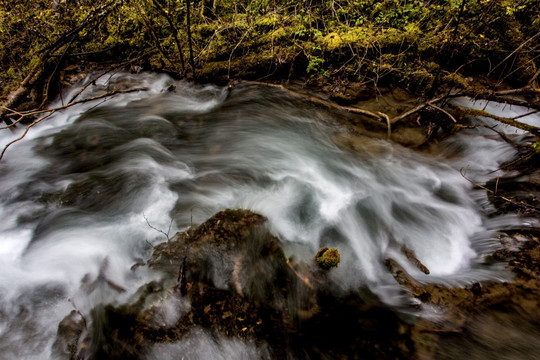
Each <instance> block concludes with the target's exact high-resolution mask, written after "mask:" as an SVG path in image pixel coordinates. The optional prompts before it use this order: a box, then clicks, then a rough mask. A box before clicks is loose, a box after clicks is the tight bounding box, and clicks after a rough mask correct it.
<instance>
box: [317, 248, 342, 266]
mask: <svg viewBox="0 0 540 360" xmlns="http://www.w3.org/2000/svg"><path fill="white" fill-rule="evenodd" d="M340 261H341V257H340V256H339V251H337V249H329V248H328V247H326V246H325V247H323V248H321V249H320V250H319V251H317V255H315V262H316V263H317V265H319V266H320V267H321V268H323V269H325V270H330V269H331V268H334V267H337V266H338V264H339V262H340Z"/></svg>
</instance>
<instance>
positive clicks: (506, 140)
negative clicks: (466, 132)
mask: <svg viewBox="0 0 540 360" xmlns="http://www.w3.org/2000/svg"><path fill="white" fill-rule="evenodd" d="M456 126H457V127H459V128H462V129H476V128H479V127H482V128H486V129H489V130H491V131H493V132H495V133H497V134H498V135H499V136H500V137H501V138H502V139H503V140H504V141H505V142H506V143H508V144H510V145H512V146H513V147H515V148H516V149H518V150H519V149H521V148H523V145H520V144H516V143H515V142H513V141H512V140H510V138H509V137H508V136H506V135H505V134H504V133H502V132H500V131H497V130H495V127H496V126H497V125H495V126H487V125H485V124H475V125H461V124H458V125H456Z"/></svg>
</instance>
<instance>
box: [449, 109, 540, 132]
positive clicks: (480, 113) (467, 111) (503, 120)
mask: <svg viewBox="0 0 540 360" xmlns="http://www.w3.org/2000/svg"><path fill="white" fill-rule="evenodd" d="M449 105H450V106H451V107H453V108H455V109H456V110H457V111H459V112H460V113H461V116H483V117H488V118H491V119H493V120H497V121H499V122H501V123H503V124H506V125H510V126H513V127H516V128H518V129H521V130H525V131H528V132H530V133H533V134H536V135H538V134H540V128H539V127H536V126H533V125H529V124H525V123H522V122H519V121H515V120H513V119H512V118H505V117H502V116H497V115H494V114H491V113H489V112H487V111H484V110H477V109H469V108H463V107H461V106H459V105H455V104H449Z"/></svg>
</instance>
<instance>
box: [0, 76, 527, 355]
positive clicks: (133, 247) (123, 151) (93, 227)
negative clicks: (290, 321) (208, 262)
mask: <svg viewBox="0 0 540 360" xmlns="http://www.w3.org/2000/svg"><path fill="white" fill-rule="evenodd" d="M89 81H90V80H87V81H86V82H84V81H83V82H82V83H81V84H80V85H77V86H75V87H73V88H71V89H69V90H67V91H66V92H65V93H64V94H63V96H62V97H61V98H60V99H59V100H57V103H56V104H52V105H51V106H59V105H61V104H62V101H63V100H62V99H64V100H65V99H70V98H72V97H74V96H76V95H77V94H78V93H79V92H80V91H81V89H83V86H86V87H85V88H84V91H83V92H82V93H81V94H80V95H78V98H77V99H80V98H91V97H92V96H96V95H99V94H103V93H105V92H107V91H110V90H111V89H129V88H142V87H144V88H146V90H144V91H138V92H131V93H122V94H118V95H115V96H113V97H110V98H108V99H99V100H95V101H91V102H85V103H81V104H78V105H75V106H72V107H70V108H68V109H66V110H63V111H60V112H58V113H57V114H55V115H54V116H53V117H51V118H50V119H48V120H46V121H44V122H43V123H42V124H40V125H39V126H36V127H34V128H33V129H32V130H31V131H30V132H29V134H28V135H27V136H26V138H25V139H23V140H22V141H20V142H18V143H15V144H14V145H13V146H11V147H10V148H9V149H8V151H7V153H6V155H5V158H4V159H3V160H2V162H1V163H0V190H1V191H0V218H1V219H2V220H1V222H0V234H1V235H0V354H1V356H0V357H1V358H2V359H47V358H50V357H51V356H52V355H50V348H51V345H52V343H53V342H54V339H55V335H56V331H57V326H58V323H59V322H60V321H61V320H62V319H63V318H64V317H65V316H66V315H67V314H68V313H69V312H70V311H71V310H72V309H74V308H76V309H78V310H79V311H81V312H82V313H88V312H89V311H90V310H91V309H92V308H93V307H94V306H96V305H97V304H100V303H110V302H114V303H122V302H123V301H126V299H128V298H129V296H130V295H132V294H133V292H134V291H135V289H137V288H138V287H139V286H140V285H141V284H144V283H146V282H148V281H149V280H150V279H152V278H155V277H157V276H158V275H157V274H155V273H153V272H152V271H150V270H147V269H146V270H144V271H138V272H133V271H132V270H131V268H132V266H133V265H134V264H136V263H141V262H144V261H145V259H147V258H148V257H149V255H150V254H151V248H152V245H156V244H158V243H160V242H162V241H165V240H166V238H167V235H168V236H172V234H174V233H175V232H176V231H180V230H183V229H186V228H187V227H189V226H190V225H191V224H200V223H202V222H204V221H205V220H206V219H207V218H209V217H210V216H211V215H213V214H214V213H215V212H217V211H219V210H222V209H226V208H248V209H251V210H253V211H255V212H258V213H260V214H262V215H264V216H266V217H267V218H268V219H269V226H270V229H271V231H272V232H273V233H274V234H275V235H276V236H278V237H279V238H280V239H281V240H282V242H283V243H284V246H285V251H286V253H287V255H288V256H293V255H294V256H295V257H296V258H299V259H303V260H309V259H310V258H312V256H313V254H314V253H315V252H316V251H317V249H318V248H320V247H321V246H329V247H337V248H338V249H339V250H340V252H341V255H342V256H341V257H342V263H341V264H340V266H339V267H338V268H337V269H336V270H334V271H333V272H332V276H333V277H334V278H335V279H336V280H337V282H338V283H340V284H341V285H342V287H343V289H345V290H350V289H355V288H359V287H368V288H369V289H370V290H371V291H372V292H373V293H374V294H376V295H377V296H378V297H379V299H380V301H382V302H383V303H385V304H387V305H388V306H396V307H397V306H400V305H402V304H404V303H407V302H410V301H411V300H410V299H408V298H407V297H404V296H403V293H402V292H401V291H400V288H399V286H398V284H397V283H396V281H395V280H394V278H393V277H392V276H391V275H390V273H389V272H388V271H387V270H386V268H385V266H384V259H385V258H387V257H391V258H394V259H396V260H397V261H399V262H400V263H401V264H402V265H403V266H404V267H405V268H406V270H407V271H409V272H410V274H412V275H413V276H414V277H415V278H416V279H418V280H419V281H432V282H442V283H447V284H466V283H467V282H469V281H473V280H475V281H477V280H482V279H502V278H505V277H507V276H508V275H507V274H505V273H504V271H502V269H501V266H498V267H497V266H487V265H485V264H483V261H482V260H483V258H482V256H483V255H484V254H485V253H487V252H489V251H490V250H492V249H493V248H494V246H495V244H496V241H495V239H496V236H497V233H496V232H497V230H500V229H502V228H505V227H512V226H522V225H523V224H524V223H526V222H527V221H528V220H526V219H525V220H523V219H518V218H515V217H493V216H487V215H486V214H490V213H491V212H492V211H491V210H492V209H491V208H490V205H489V203H488V201H487V199H486V197H485V193H484V192H482V191H478V190H473V186H472V184H471V183H470V182H468V181H467V180H466V179H465V178H464V177H463V176H462V175H461V174H460V169H466V170H465V171H466V173H467V176H468V177H472V178H474V179H476V180H478V181H480V182H481V181H484V180H487V179H489V178H493V177H495V176H496V175H497V172H496V170H497V168H498V166H499V165H500V164H501V163H502V162H504V161H507V160H509V159H511V158H512V156H514V155H515V151H514V149H513V148H512V147H511V146H510V145H508V144H506V143H505V142H502V141H500V139H499V138H498V137H497V135H496V134H493V133H490V131H489V130H486V129H483V130H482V129H479V130H470V131H468V132H463V133H461V134H459V135H457V136H454V137H452V138H450V139H447V140H445V142H444V143H443V144H441V145H440V146H438V147H437V148H436V149H434V150H433V152H432V153H430V154H426V153H420V152H418V151H413V150H410V149H407V148H404V147H401V146H400V145H397V144H394V143H391V142H387V141H384V140H380V139H373V138H369V137H364V136H361V135H360V136H358V135H356V136H354V147H351V146H344V145H343V144H344V143H346V142H347V141H345V142H344V141H343V139H344V138H346V139H348V138H349V137H350V135H349V134H348V133H347V131H346V129H344V128H342V127H341V126H340V125H337V124H339V123H338V122H337V121H335V117H339V116H345V115H344V114H332V113H331V112H329V111H328V110H325V109H321V108H317V107H314V106H313V105H311V104H309V103H306V102H304V101H302V100H300V99H298V98H293V97H290V96H289V95H287V94H286V93H284V92H282V91H280V90H278V89H272V88H264V87H255V86H242V85H241V86H237V87H236V88H234V89H233V90H232V91H231V90H230V89H227V88H221V87H216V86H196V85H192V84H188V83H184V82H177V81H174V80H172V79H171V78H169V77H167V76H165V75H156V74H138V75H131V74H115V75H107V76H102V77H99V78H98V79H97V80H95V82H94V83H89ZM171 84H173V85H174V89H173V87H170V85H171ZM463 101H465V100H463ZM18 135H20V134H11V133H9V132H7V131H4V132H3V133H0V140H1V143H0V144H1V145H2V146H3V145H4V144H6V143H8V142H9V141H10V140H12V139H13V138H15V137H16V136H18ZM351 138H352V137H351ZM492 171H495V172H494V173H490V172H492ZM403 246H406V247H407V248H409V249H411V250H413V251H414V252H415V253H416V256H417V257H418V259H419V260H420V261H422V263H423V264H425V265H426V266H427V267H428V268H429V270H430V272H431V273H430V275H425V274H423V273H422V272H420V271H419V270H418V269H417V268H415V267H414V266H412V265H411V264H410V262H408V261H407V260H406V259H405V257H404V255H403V254H402V252H401V249H402V247H403ZM103 278H106V279H107V282H108V283H109V284H110V283H114V284H116V286H118V287H121V288H123V289H126V290H127V291H125V292H123V293H119V292H117V291H110V290H107V289H105V286H104V289H103V290H102V291H93V292H91V293H90V295H88V293H89V292H88V291H86V292H85V291H84V289H85V288H86V289H87V288H88V287H89V286H99V285H100V284H102V283H103V282H100V279H103ZM96 284H97V285H96ZM199 340H200V339H199ZM200 341H202V340H200ZM178 348H179V349H181V348H182V345H181V344H180V345H178ZM215 351H217V352H218V353H221V354H222V357H223V358H235V357H236V356H237V355H238V356H239V354H241V353H242V352H245V351H246V349H245V346H243V345H242V344H241V343H240V342H239V341H238V340H227V339H214V340H212V341H208V342H207V343H206V345H201V354H203V355H201V358H204V354H209V353H212V352H215ZM235 354H236V355H235Z"/></svg>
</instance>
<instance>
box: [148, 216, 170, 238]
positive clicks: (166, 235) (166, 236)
mask: <svg viewBox="0 0 540 360" xmlns="http://www.w3.org/2000/svg"><path fill="white" fill-rule="evenodd" d="M143 217H144V220H146V224H148V226H149V227H150V228H151V229H152V230H156V231H157V232H160V233H162V234H163V235H165V238H166V239H167V241H170V240H171V238H170V237H169V234H170V232H171V226H172V223H173V219H172V218H171V222H170V223H169V230H168V231H167V233H165V232H164V231H163V230H160V229H158V228H155V227H153V226H152V224H150V222H149V221H148V218H147V217H146V215H144V214H143Z"/></svg>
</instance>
